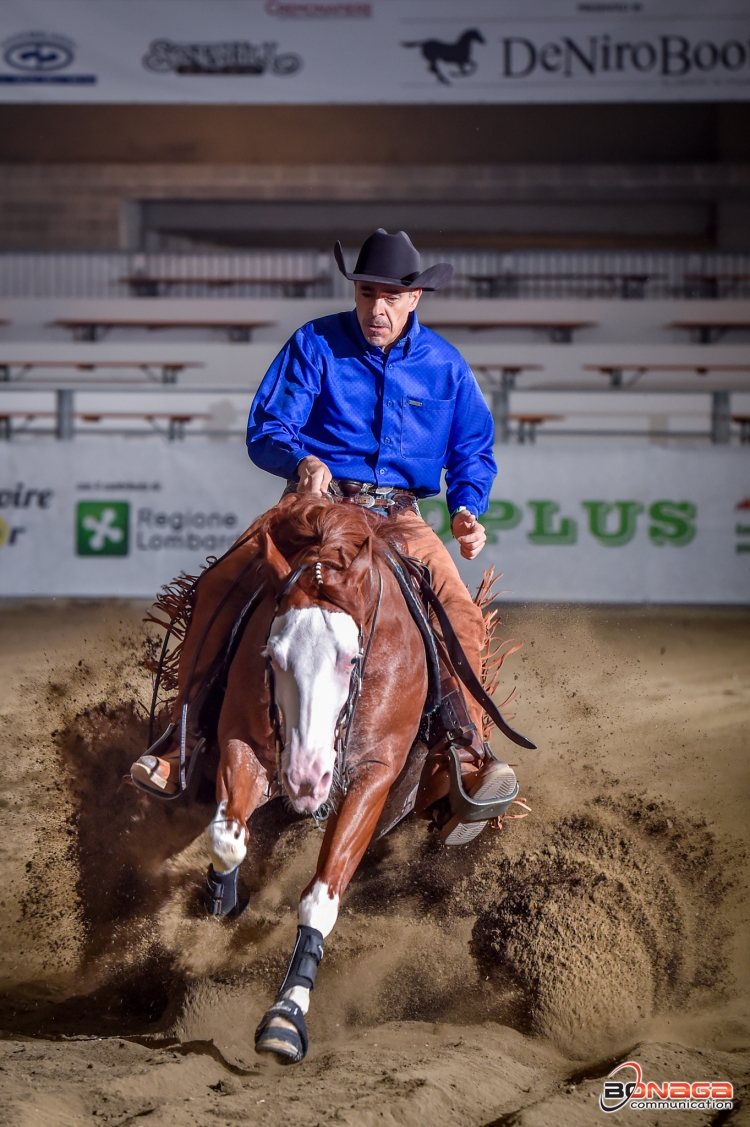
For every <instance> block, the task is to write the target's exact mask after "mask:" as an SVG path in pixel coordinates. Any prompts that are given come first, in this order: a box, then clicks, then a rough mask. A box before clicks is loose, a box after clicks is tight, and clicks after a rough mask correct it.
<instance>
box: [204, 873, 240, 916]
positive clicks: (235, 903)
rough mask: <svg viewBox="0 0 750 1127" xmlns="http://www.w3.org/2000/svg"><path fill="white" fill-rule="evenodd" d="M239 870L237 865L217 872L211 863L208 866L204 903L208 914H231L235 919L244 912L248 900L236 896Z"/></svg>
mask: <svg viewBox="0 0 750 1127" xmlns="http://www.w3.org/2000/svg"><path fill="white" fill-rule="evenodd" d="M239 872H240V867H239V865H238V866H237V867H236V868H235V869H232V870H231V871H230V872H228V873H217V872H216V870H215V869H214V867H213V865H209V866H208V876H207V877H206V886H207V889H208V894H207V896H206V901H205V903H206V911H207V912H208V914H209V916H216V917H218V918H223V917H224V916H231V917H232V919H236V918H237V916H239V915H241V914H242V913H243V912H244V910H245V908H246V907H247V905H248V901H247V900H244V901H240V900H239V898H238V896H237V877H238V876H239Z"/></svg>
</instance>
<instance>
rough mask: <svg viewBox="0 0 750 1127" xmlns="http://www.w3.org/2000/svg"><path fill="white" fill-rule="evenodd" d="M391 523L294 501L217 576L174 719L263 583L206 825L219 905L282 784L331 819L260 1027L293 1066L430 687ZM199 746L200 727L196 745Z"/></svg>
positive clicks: (202, 604) (186, 659)
mask: <svg viewBox="0 0 750 1127" xmlns="http://www.w3.org/2000/svg"><path fill="white" fill-rule="evenodd" d="M390 524H391V522H389V521H388V520H387V519H385V518H383V517H380V516H370V515H369V514H367V513H366V511H365V510H363V509H362V508H361V507H359V506H354V505H342V504H334V503H333V502H332V501H330V500H328V499H327V498H322V497H317V496H312V497H305V498H302V497H299V498H298V497H294V496H291V497H288V498H284V499H283V500H282V501H281V502H280V503H279V504H278V505H276V506H275V507H274V508H273V509H271V510H270V511H269V512H268V513H266V514H265V516H264V517H262V518H261V519H260V520H259V521H258V522H256V524H255V525H253V526H252V528H251V529H250V530H249V531H248V533H247V534H246V535H245V536H244V537H242V538H241V539H240V541H239V542H238V547H237V550H235V551H234V552H233V553H231V554H229V555H228V556H227V557H225V558H224V559H223V560H220V561H219V562H218V564H217V565H215V566H214V567H213V568H211V569H209V570H208V571H207V572H204V574H203V576H202V577H201V579H200V581H199V582H198V584H197V586H196V589H195V600H194V606H193V607H192V612H191V617H190V623H189V627H188V630H187V634H186V637H185V640H184V643H183V645H182V647H181V651H182V652H181V653H180V659H179V683H178V695H177V699H176V701H175V703H174V705H173V712H172V715H173V718H174V720H175V721H177V720H178V718H179V716H180V713H181V710H182V707H183V705H184V704H185V703H187V700H186V696H187V697H188V698H190V697H191V696H194V695H195V692H197V691H198V689H197V688H196V690H195V691H194V689H193V688H192V686H196V687H199V686H200V685H201V684H202V683H204V682H205V678H206V675H207V673H208V671H209V670H210V669H211V668H212V667H215V664H216V655H217V652H218V651H219V650H220V649H221V648H223V647H225V645H226V639H227V637H228V635H229V633H230V631H231V628H232V625H233V624H234V623H235V622H236V621H237V618H238V612H240V611H241V609H242V606H243V604H245V602H246V601H247V600H248V598H249V599H250V600H252V598H253V596H254V593H256V592H257V591H258V590H259V589H261V591H262V594H261V596H260V602H259V603H258V604H257V605H256V606H255V607H254V609H253V611H252V615H251V617H250V618H249V619H248V621H247V625H246V626H245V629H244V633H242V635H241V638H240V639H239V641H238V642H237V643H236V648H235V649H234V651H233V656H232V659H231V664H230V666H229V670H228V675H227V678H226V689H225V692H224V697H223V702H222V704H221V710H220V713H219V718H218V730H217V737H218V745H219V752H220V761H219V768H218V776H217V791H216V796H217V802H218V805H217V809H216V814H215V816H214V818H213V820H212V821H211V823H210V825H209V827H208V830H207V834H208V843H209V850H210V853H211V860H212V868H211V870H210V872H209V888H210V890H211V893H212V895H213V897H214V900H215V902H216V901H218V902H219V904H220V909H219V910H218V911H217V913H216V914H222V915H223V914H228V912H229V910H230V909H232V908H233V907H234V904H235V901H236V877H237V871H238V867H239V865H240V864H241V863H242V861H243V860H244V858H245V856H246V853H247V848H248V842H249V838H250V830H249V829H248V820H249V819H250V817H251V815H252V814H253V811H254V810H256V809H257V808H258V807H259V806H260V805H261V804H263V803H264V802H265V801H267V800H268V799H269V798H272V797H275V796H276V795H277V794H279V793H285V794H286V796H287V797H288V799H289V801H290V802H291V804H292V806H293V807H294V809H295V810H296V811H298V812H300V813H307V814H313V815H314V816H319V815H318V812H320V811H321V810H322V811H324V812H325V813H326V814H327V822H326V826H325V834H324V837H323V840H322V844H321V848H320V854H319V857H318V863H317V869H316V872H315V876H314V877H313V879H312V880H311V881H310V883H309V884H308V885H307V887H306V888H305V889H304V890H303V892H302V895H301V898H300V905H299V929H298V937H297V944H296V946H295V951H294V955H293V957H292V961H291V963H290V967H289V971H288V972H287V975H286V977H285V979H284V982H283V983H282V986H281V988H280V990H279V993H278V996H277V1002H276V1004H275V1005H274V1006H272V1007H271V1009H270V1010H269V1011H268V1013H267V1014H266V1016H265V1018H264V1020H263V1022H262V1023H261V1025H260V1027H259V1031H258V1043H257V1048H258V1050H259V1051H271V1052H276V1053H278V1054H279V1056H280V1057H281V1058H282V1059H286V1060H301V1059H302V1057H303V1056H304V1055H305V1052H306V1049H307V1033H306V1029H305V1022H304V1014H305V1013H306V1012H307V1008H308V1004H309V995H310V990H311V989H312V986H313V984H314V980H315V972H316V971H317V966H318V963H319V962H320V958H321V956H322V953H323V940H324V939H325V937H326V936H327V935H328V934H329V932H330V931H331V929H332V928H333V926H334V924H335V923H336V918H337V915H338V910H339V903H340V900H341V897H342V895H343V893H344V891H345V889H346V887H347V885H348V884H349V881H350V880H351V878H352V876H353V874H354V872H355V870H356V869H357V866H358V865H359V863H360V861H361V859H362V856H363V854H364V852H365V850H366V849H367V846H368V844H369V843H370V840H371V838H372V835H373V831H374V829H375V826H376V824H377V822H378V818H379V816H380V814H381V811H382V810H383V807H384V804H385V801H386V798H387V796H388V792H389V790H390V788H391V786H392V784H393V782H394V781H395V780H396V779H397V778H398V776H399V774H400V772H401V770H402V768H403V767H404V764H405V762H406V758H407V756H408V754H409V750H410V748H411V746H412V744H413V743H414V740H415V737H416V735H417V730H418V728H419V724H420V720H421V716H422V709H423V705H424V702H425V697H426V694H427V688H428V676H427V665H426V660H425V650H424V643H423V640H422V636H421V634H420V631H419V629H418V628H417V626H416V625H415V623H414V621H413V620H412V618H411V616H410V615H409V613H408V611H407V610H406V607H405V603H404V597H403V594H402V593H401V589H400V588H399V584H398V582H397V580H396V578H395V576H394V574H393V571H392V569H391V567H390V566H389V564H388V562H387V560H386V554H387V552H388V551H389V549H390V544H389V536H390V539H391V540H393V539H397V536H395V535H394V532H393V530H392V528H391V527H390ZM228 591H231V595H230V597H229V598H227V593H228ZM217 608H218V613H217ZM363 665H364V666H366V676H363V675H362V674H363V673H364V672H365V670H363ZM355 698H356V708H354V710H353V715H352V714H351V713H352V709H351V705H353V704H354V703H355ZM348 703H349V705H350V708H349V717H348V719H349V720H350V721H351V723H350V728H349V730H348V732H347V733H346V737H347V738H346V747H345V762H343V761H342V756H341V747H342V736H341V719H342V714H345V713H346V712H347V704H348ZM337 736H338V737H339V738H338V740H337ZM195 742H196V733H195V731H192V732H189V733H188V746H189V747H190V745H191V744H195ZM337 743H338V748H339V754H338V756H337V751H336V745H337ZM337 759H338V762H337ZM326 808H327V809H326ZM222 898H224V899H225V903H224V905H223V906H221V901H222Z"/></svg>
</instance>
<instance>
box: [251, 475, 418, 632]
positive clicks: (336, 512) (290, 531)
mask: <svg viewBox="0 0 750 1127" xmlns="http://www.w3.org/2000/svg"><path fill="white" fill-rule="evenodd" d="M255 528H257V534H258V536H259V537H261V538H262V537H263V535H264V534H265V533H267V534H268V535H269V536H270V537H271V539H272V540H273V542H274V544H275V545H276V547H277V548H278V549H279V551H280V552H281V554H282V556H284V558H285V559H286V561H287V562H288V564H289V566H290V567H291V568H292V569H293V570H294V569H295V568H297V567H299V566H300V565H301V564H318V563H319V564H321V571H320V574H322V580H323V581H322V583H319V582H318V581H317V579H316V578H315V575H314V572H313V568H308V569H307V570H306V572H303V574H302V575H301V576H300V578H299V580H298V584H299V586H300V587H301V588H302V590H303V591H305V592H306V593H307V594H308V595H309V596H310V597H311V598H313V599H315V600H318V599H320V598H323V599H324V600H326V601H328V602H330V603H332V604H333V605H334V606H336V607H338V609H340V610H342V611H344V612H345V613H346V614H350V615H351V616H352V617H353V618H354V619H355V621H359V622H361V621H362V617H363V610H364V604H365V602H366V600H367V595H368V594H369V593H370V592H369V591H368V590H367V589H366V585H365V584H364V583H354V584H352V583H351V582H347V572H348V571H349V568H350V567H351V566H352V563H353V561H354V560H355V558H356V557H358V556H361V555H363V556H364V558H365V562H369V564H370V565H371V567H370V569H369V570H370V571H371V570H372V568H373V567H374V568H375V569H379V568H381V567H385V566H386V560H385V553H386V551H387V550H388V545H389V541H390V540H393V539H398V533H397V531H396V529H395V527H394V522H392V521H390V520H388V518H383V517H381V516H371V515H370V514H369V513H368V512H367V510H366V509H365V508H363V507H362V506H360V505H347V504H342V503H337V502H333V501H330V500H328V499H327V498H326V497H320V496H315V495H310V496H306V495H302V496H298V495H296V494H289V495H288V496H287V497H283V498H282V499H281V501H280V502H279V503H278V505H275V506H274V507H273V508H272V509H269V511H268V512H267V513H265V514H264V515H263V517H261V518H260V520H259V521H258V522H257V525H256V526H254V531H255Z"/></svg>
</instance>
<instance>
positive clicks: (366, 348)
mask: <svg viewBox="0 0 750 1127" xmlns="http://www.w3.org/2000/svg"><path fill="white" fill-rule="evenodd" d="M349 317H350V321H351V326H352V331H353V333H354V336H355V339H356V340H357V343H358V344H359V346H360V348H361V349H362V351H363V352H366V353H368V354H369V355H370V356H382V355H383V349H382V348H378V346H377V345H375V344H369V343H368V341H367V340H366V339H365V335H364V333H363V332H362V328H361V326H360V324H359V320H358V319H357V311H356V309H352V310H351V312H350V313H349ZM407 324H408V328H407V330H406V334H405V335H404V336H402V337H401V340H397V341H396V343H395V344H394V346H393V348H392V349H391V351H390V353H389V355H390V356H394V355H395V356H408V355H409V353H410V352H411V350H412V348H413V347H414V341H415V339H416V337H417V335H418V334H419V333H420V332H421V325H420V324H419V318H418V317H417V311H416V309H415V310H414V311H413V312H412V313H410V314H409V321H408V322H407Z"/></svg>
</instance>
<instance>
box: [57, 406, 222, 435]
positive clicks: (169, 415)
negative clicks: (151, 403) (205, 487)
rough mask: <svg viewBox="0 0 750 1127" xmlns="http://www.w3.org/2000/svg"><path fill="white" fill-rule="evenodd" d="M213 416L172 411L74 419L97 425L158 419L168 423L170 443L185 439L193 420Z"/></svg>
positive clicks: (88, 414)
mask: <svg viewBox="0 0 750 1127" xmlns="http://www.w3.org/2000/svg"><path fill="white" fill-rule="evenodd" d="M212 417H213V416H211V415H209V414H206V413H205V412H202V411H191V412H190V413H189V414H185V413H180V414H177V413H176V412H174V411H84V412H81V413H76V418H78V419H80V420H81V421H82V422H84V423H99V422H101V420H102V419H143V420H144V421H145V422H147V423H153V422H155V421H156V420H158V419H166V420H167V422H168V424H169V425H168V427H167V437H168V439H169V441H170V442H174V441H175V440H176V439H181V438H184V437H185V427H186V426H187V424H188V423H192V421H193V420H194V419H210V418H212Z"/></svg>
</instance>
